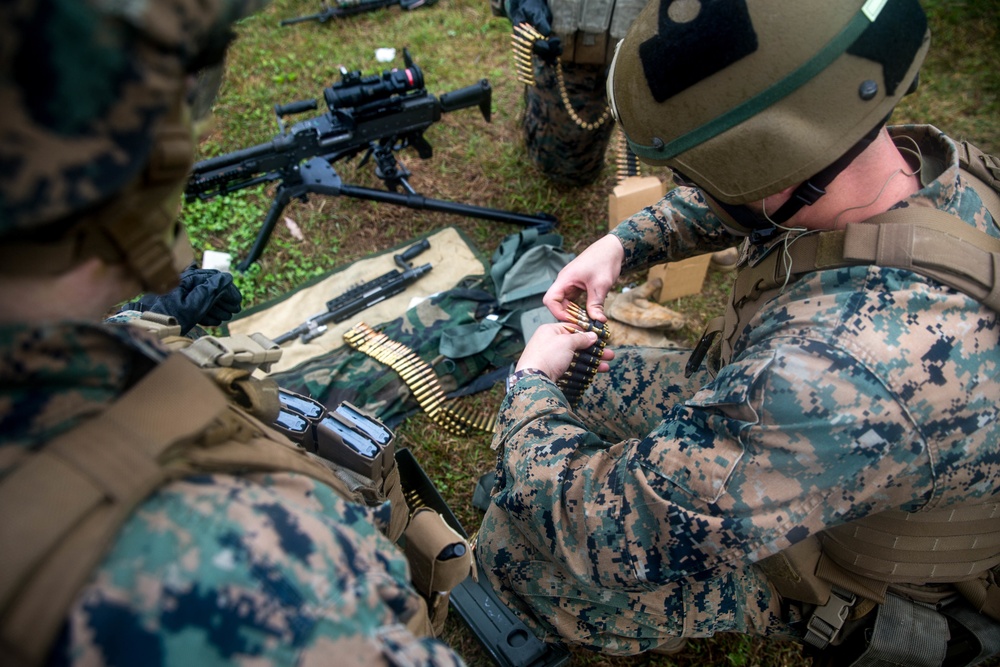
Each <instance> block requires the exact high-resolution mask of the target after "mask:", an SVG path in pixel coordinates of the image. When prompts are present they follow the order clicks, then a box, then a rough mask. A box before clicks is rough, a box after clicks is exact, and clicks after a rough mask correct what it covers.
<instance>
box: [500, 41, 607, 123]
mask: <svg viewBox="0 0 1000 667" xmlns="http://www.w3.org/2000/svg"><path fill="white" fill-rule="evenodd" d="M543 39H545V36H544V35H542V34H541V33H540V32H538V31H537V30H535V29H534V28H533V27H532V26H531V25H530V24H528V23H519V24H518V25H516V26H514V32H513V33H511V36H510V43H511V49H512V50H513V52H514V71H515V73H516V75H517V80H518V81H520V82H521V83H523V84H525V85H527V86H534V85H537V84H536V82H535V66H534V62H533V60H532V53H533V50H534V48H535V42H537V41H539V40H543ZM556 82H557V83H558V84H559V98H560V99H561V100H562V103H563V106H564V107H566V113H567V114H569V117H570V118H571V119H572V120H573V122H574V123H576V124H577V125H579V126H580V127H582V128H583V129H585V130H591V131H592V130H596V129H597V128H599V127H601V126H602V125H604V124H605V123H606V122H608V120H610V118H611V108H610V107H608V106H605V107H604V111H603V112H602V113H601V116H600V117H599V118H598V119H597V120H595V121H591V122H588V121H585V120H583V119H582V118H580V115H579V114H578V113H577V112H576V109H574V108H573V105H572V104H571V103H570V100H569V93H568V92H567V90H566V81H565V79H564V77H563V69H562V62H561V61H560V60H556Z"/></svg>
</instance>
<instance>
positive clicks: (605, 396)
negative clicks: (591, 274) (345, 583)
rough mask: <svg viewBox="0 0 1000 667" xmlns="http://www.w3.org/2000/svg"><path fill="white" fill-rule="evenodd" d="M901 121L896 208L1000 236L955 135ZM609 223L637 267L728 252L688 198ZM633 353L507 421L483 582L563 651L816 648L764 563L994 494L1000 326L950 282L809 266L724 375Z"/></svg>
mask: <svg viewBox="0 0 1000 667" xmlns="http://www.w3.org/2000/svg"><path fill="white" fill-rule="evenodd" d="M890 131H891V133H892V134H893V135H894V136H904V135H905V136H909V137H912V138H913V139H914V140H915V141H916V142H917V145H919V147H920V151H921V153H922V156H923V167H922V170H921V174H920V176H921V179H922V183H923V186H924V187H923V188H922V189H921V190H920V191H919V192H917V193H915V194H914V195H912V196H911V197H909V198H908V199H906V200H904V201H903V202H901V203H900V204H897V208H898V207H900V206H903V207H907V206H910V207H916V206H932V207H937V208H939V209H942V210H945V211H948V212H950V213H954V214H956V215H957V216H959V217H961V218H962V219H963V220H965V221H966V222H968V223H969V224H970V225H974V226H975V227H978V228H979V229H981V230H984V231H988V233H990V234H991V235H992V236H1000V231H998V225H997V223H996V221H993V220H992V218H991V217H990V215H989V214H988V213H987V212H986V210H985V208H983V206H982V202H981V200H980V198H979V196H978V195H977V194H976V193H975V192H974V191H972V190H971V189H970V188H969V187H967V185H966V183H965V182H964V181H963V180H962V179H960V178H959V175H958V163H957V154H956V152H955V146H954V144H953V143H952V141H951V140H950V139H948V138H947V137H946V136H945V135H944V134H942V133H941V132H940V131H938V130H936V129H935V128H932V127H929V126H905V127H897V128H893V129H891V130H890ZM901 145H908V144H906V143H901ZM613 233H614V234H615V235H616V236H617V237H618V238H619V239H620V240H621V241H622V243H623V245H624V247H625V253H626V257H625V265H624V267H623V270H624V271H638V270H642V269H644V268H645V267H647V266H649V265H651V264H654V263H657V262H660V261H663V260H665V259H679V258H683V257H685V256H689V255H691V254H694V253H696V252H699V251H705V250H716V249H719V248H723V247H725V246H726V245H728V244H729V243H731V241H732V237H730V236H728V235H727V233H726V232H725V231H724V230H723V229H722V227H721V225H720V223H719V221H718V220H717V218H715V217H714V216H713V215H712V214H711V213H710V212H709V210H708V208H707V206H706V205H705V203H704V201H703V200H702V199H701V196H700V194H699V191H698V190H695V189H691V188H685V187H681V188H677V189H675V190H673V191H671V192H670V193H668V195H667V196H666V198H664V199H663V200H662V201H661V202H659V203H658V204H657V205H655V206H653V207H650V208H647V209H645V210H644V211H642V212H640V213H638V214H636V215H635V216H633V217H632V218H630V219H628V220H626V221H625V222H623V223H622V224H621V225H619V226H618V228H617V229H615V230H614V232H613ZM786 242H787V243H794V237H793V236H791V235H789V236H787V237H785V238H781V239H779V240H778V241H777V242H776V243H773V244H771V245H770V246H769V247H768V248H762V247H753V246H750V247H748V248H746V250H745V252H746V253H748V255H749V256H748V261H749V262H751V263H753V262H754V260H755V259H757V258H759V256H760V255H761V254H762V253H763V252H764V251H766V250H768V249H770V250H772V251H774V252H780V251H781V246H782V244H783V243H786ZM615 352H616V358H615V359H614V360H613V361H612V362H611V371H610V373H607V374H602V375H598V377H597V379H596V380H595V381H594V382H593V384H592V385H591V387H590V389H588V391H586V392H585V393H584V395H583V397H582V399H581V401H580V403H579V405H578V408H577V409H576V410H575V411H571V410H570V409H569V407H568V405H567V403H566V400H565V397H564V396H563V394H562V392H561V391H560V390H559V389H558V388H557V387H556V385H555V383H553V382H551V381H549V380H548V379H547V378H546V377H545V376H543V375H540V374H537V373H535V374H531V373H529V374H526V375H525V376H524V377H522V378H521V379H520V380H519V381H518V382H517V383H516V384H515V385H514V387H513V388H512V390H511V391H510V392H509V393H508V395H507V397H506V399H505V401H504V403H503V405H502V407H501V410H500V416H499V418H500V421H499V425H498V432H497V435H496V436H495V438H494V442H493V444H494V446H495V447H496V448H497V450H498V455H499V459H498V466H497V485H496V488H495V489H494V494H493V499H492V505H491V507H490V508H489V510H488V512H487V514H486V517H485V519H484V521H483V524H482V527H481V529H480V531H479V535H478V545H477V553H478V556H479V562H480V564H481V569H480V572H481V575H482V576H487V577H489V579H490V581H491V582H492V583H493V585H494V587H495V588H496V589H497V590H498V592H499V593H500V595H501V596H502V598H503V599H504V600H505V601H507V602H508V604H509V605H510V606H511V607H512V608H514V609H516V610H518V612H519V613H520V615H522V616H523V617H524V618H525V619H526V620H527V622H528V623H530V624H531V626H532V627H533V628H534V630H535V631H536V632H537V633H538V634H539V635H541V636H544V637H546V638H547V639H556V638H562V639H565V640H568V641H570V642H573V643H576V644H580V645H583V646H586V647H589V648H592V649H595V650H602V651H607V652H614V653H637V652H641V651H644V650H647V649H651V648H654V647H656V646H658V645H660V644H662V643H663V642H665V641H666V640H668V639H669V638H671V637H677V636H688V637H704V636H710V635H712V634H714V633H717V632H743V633H754V634H772V635H773V634H781V635H792V636H801V635H802V632H801V630H800V628H799V627H797V626H796V621H798V620H800V618H801V616H800V611H801V610H799V609H797V608H796V606H794V605H791V606H790V607H788V608H787V610H783V608H782V605H781V602H782V601H781V600H779V599H778V596H777V595H776V594H775V593H774V591H773V588H771V587H770V586H769V584H768V582H767V581H766V579H765V578H764V576H763V575H762V574H761V572H760V570H759V569H758V568H757V567H755V566H754V565H753V563H754V562H755V561H757V560H760V559H761V558H764V557H766V556H769V555H771V554H774V553H777V552H779V551H781V550H782V549H784V548H786V547H788V546H790V545H792V544H795V543H797V542H799V541H801V540H802V539H804V538H805V537H806V536H808V535H811V534H815V533H817V532H818V531H821V530H823V529H824V528H826V527H829V526H832V525H835V524H840V523H843V522H846V521H850V520H853V519H857V518H860V517H862V516H865V515H867V514H870V513H874V512H878V511H882V510H886V509H891V508H900V509H903V510H905V511H917V510H921V509H932V508H933V509H942V508H946V507H948V506H950V505H952V504H956V503H961V502H965V501H969V502H975V501H977V500H979V501H982V500H983V499H985V498H987V497H989V496H992V495H993V494H994V493H995V492H996V480H997V479H998V475H1000V460H998V458H997V452H996V445H997V442H998V441H1000V407H998V405H997V397H998V396H1000V322H998V315H997V313H996V312H994V311H991V310H989V309H988V308H986V307H984V306H982V305H980V304H979V303H978V302H976V301H974V300H973V299H972V298H971V297H969V296H966V295H965V294H962V293H959V292H956V291H955V290H952V289H950V288H946V287H944V286H942V285H940V284H939V283H937V282H935V281H934V280H932V279H929V278H925V277H922V276H920V275H917V274H915V273H912V272H909V271H906V270H901V269H892V268H880V267H877V266H854V267H849V268H840V269H835V270H826V271H817V272H813V273H810V274H807V275H805V276H804V277H802V278H801V279H800V280H798V281H797V282H794V283H792V284H789V285H788V286H787V287H786V288H785V289H784V290H783V292H782V293H781V294H780V295H779V296H777V297H775V298H774V299H773V300H771V301H770V302H768V303H765V304H762V307H761V308H760V310H759V311H758V312H757V314H756V315H755V316H754V317H753V319H752V320H751V322H750V324H749V326H748V327H747V328H746V329H744V330H743V332H742V333H741V334H740V335H739V338H738V339H737V342H736V345H735V350H734V355H733V359H732V361H731V363H729V365H727V366H725V367H723V368H722V369H721V371H720V372H719V373H718V375H717V377H715V378H714V379H712V377H711V376H710V375H709V373H708V372H707V371H706V370H704V369H702V370H700V371H699V372H697V373H696V374H695V375H693V376H692V377H691V378H690V379H685V378H684V373H683V369H684V366H685V362H686V361H687V358H688V353H687V352H683V351H671V350H662V349H646V348H628V349H618V350H616V351H615Z"/></svg>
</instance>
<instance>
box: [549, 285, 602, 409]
mask: <svg viewBox="0 0 1000 667" xmlns="http://www.w3.org/2000/svg"><path fill="white" fill-rule="evenodd" d="M566 310H567V311H568V312H569V316H570V319H569V320H568V321H564V322H563V324H564V325H567V328H568V329H570V330H571V331H578V330H582V331H593V332H594V333H596V334H597V342H596V343H594V344H593V345H591V346H590V347H588V348H587V349H586V350H577V351H576V352H574V353H573V361H572V363H571V364H570V367H569V368H568V369H566V372H565V373H563V374H562V375H561V376H559V379H558V380H556V385H557V386H558V387H559V388H560V389H562V391H563V393H564V394H565V395H566V400H568V401H569V404H570V405H572V406H575V405H576V403H577V401H579V400H580V396H581V395H583V391H584V390H585V389H586V388H587V387H588V386H589V385H590V383H591V381H593V379H594V376H595V375H597V367H598V366H600V365H601V355H602V354H603V353H604V348H605V347H607V345H608V341H609V340H611V329H610V328H609V327H608V325H607V324H604V323H602V322H598V321H596V320H591V319H590V318H589V317H588V316H587V311H586V310H584V309H583V308H581V307H580V306H578V305H576V304H575V303H573V302H572V301H570V302H567V303H566Z"/></svg>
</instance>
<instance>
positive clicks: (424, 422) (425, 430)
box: [183, 0, 1000, 667]
mask: <svg viewBox="0 0 1000 667" xmlns="http://www.w3.org/2000/svg"><path fill="white" fill-rule="evenodd" d="M925 7H926V8H927V10H928V12H929V18H930V21H931V28H932V31H933V34H934V40H933V45H932V48H931V54H930V56H929V57H928V59H927V62H926V64H925V67H924V70H923V72H922V75H921V85H920V89H919V90H918V92H917V93H916V94H915V95H912V96H910V97H908V98H906V99H905V100H904V102H903V103H902V104H901V105H900V107H899V109H898V111H897V112H896V114H895V117H894V120H895V121H900V122H902V121H919V122H930V123H932V124H934V125H937V126H938V127H940V128H942V129H945V130H947V131H948V132H949V133H950V134H951V135H952V136H955V137H957V138H968V139H972V140H974V141H976V142H977V143H978V144H979V145H980V146H981V147H982V148H984V149H986V150H987V151H992V152H994V153H998V152H1000V127H998V125H1000V123H998V121H1000V75H998V74H997V72H998V68H997V63H998V62H1000V35H998V34H997V33H998V29H1000V3H997V2H995V0H981V1H972V0H967V1H965V2H961V1H959V0H927V1H926V2H925ZM319 9H320V3H319V2H318V0H278V1H277V2H275V3H274V4H273V5H271V6H270V7H269V8H268V9H267V10H265V11H264V12H262V13H261V14H258V15H255V16H253V17H251V18H248V19H246V20H244V21H243V22H242V23H241V25H240V26H239V28H238V34H239V37H238V39H237V41H236V43H235V44H234V46H233V48H232V49H231V51H230V54H229V58H228V62H227V74H226V78H225V81H224V83H223V87H222V89H221V91H220V95H219V98H218V102H217V105H216V107H215V118H216V120H215V127H214V130H213V131H212V132H211V133H210V134H209V135H208V136H207V137H206V138H205V140H204V141H203V142H202V144H201V155H200V157H202V158H204V157H210V156H214V155H218V154H220V153H224V152H228V151H232V150H236V149H239V148H245V147H247V146H249V145H251V144H257V143H262V142H265V141H269V140H270V139H271V138H272V137H273V136H274V135H275V134H276V133H277V131H278V127H277V124H276V122H275V119H274V114H273V111H272V109H273V107H274V105H275V104H277V103H288V102H292V101H297V100H303V99H308V98H319V99H322V91H323V88H324V87H325V86H329V85H331V84H333V83H334V82H336V81H338V80H339V77H340V74H339V72H340V68H341V67H344V68H346V69H348V70H361V71H362V72H363V73H364V74H375V73H379V72H381V71H382V70H384V69H387V68H388V67H389V65H385V64H380V63H377V62H376V61H375V58H374V51H375V49H376V48H378V47H393V48H396V49H397V51H398V56H397V60H396V62H395V63H393V66H399V65H400V64H401V63H402V49H403V47H409V48H410V50H411V52H412V54H413V56H414V58H415V60H416V62H417V64H418V65H419V66H420V67H421V68H422V69H423V71H424V74H425V78H426V84H427V88H428V90H430V92H432V93H434V94H441V93H444V92H447V91H450V90H454V89H457V88H460V87H463V86H466V85H469V84H472V83H475V82H476V81H478V80H479V79H481V78H488V79H489V81H490V83H491V85H492V87H493V104H492V122H491V123H486V122H485V121H484V120H483V119H482V118H481V117H480V116H479V114H478V111H476V110H475V109H464V110H460V111H457V112H454V113H450V114H446V115H445V116H444V118H443V119H442V120H441V122H439V123H436V124H435V125H434V126H433V127H431V129H430V130H429V131H428V132H427V134H426V138H427V140H428V141H429V142H430V143H431V145H432V146H433V147H434V157H433V158H432V159H430V160H428V161H421V160H419V159H418V158H417V156H416V154H415V153H414V152H413V151H412V150H407V151H404V152H403V153H402V154H401V155H400V157H401V159H402V160H403V161H404V162H405V163H406V165H407V167H408V168H409V169H410V170H411V171H412V172H413V176H412V178H411V179H410V182H411V184H412V185H413V186H414V188H415V189H416V190H417V191H418V192H419V193H421V194H423V195H425V196H428V197H435V198H439V199H446V200H453V201H458V202H465V203H471V204H477V205H481V206H490V207H496V208H503V209H509V210H516V211H521V212H528V213H532V212H536V211H546V212H549V213H552V214H554V215H556V216H557V217H558V218H559V220H560V225H559V231H560V233H561V234H562V235H563V237H564V245H565V247H566V248H567V249H569V250H571V251H575V252H579V251H581V250H583V249H584V248H585V247H586V246H587V245H588V244H589V243H591V242H593V241H594V240H596V239H597V238H599V237H600V236H601V235H603V234H604V233H605V232H606V230H607V195H608V193H609V192H610V190H611V188H612V187H613V186H614V184H615V175H614V170H613V167H611V166H609V167H607V168H606V169H605V172H604V174H603V176H602V178H600V179H599V180H598V181H597V182H596V183H595V184H593V185H591V186H589V187H586V188H582V189H566V188H559V187H555V186H553V185H551V184H550V183H548V182H547V181H546V180H545V179H544V178H542V177H541V176H540V175H539V174H538V173H537V172H535V171H534V170H533V169H532V168H531V167H530V166H529V163H528V159H527V155H526V153H525V149H524V146H523V143H522V140H521V135H520V131H519V125H518V122H519V117H520V113H521V109H522V102H521V94H522V89H521V87H520V85H518V84H517V83H516V82H515V81H514V76H513V72H512V69H511V67H510V61H511V58H510V50H509V37H510V26H509V24H508V23H507V22H506V20H503V19H498V18H494V17H493V16H492V15H491V14H490V11H489V7H488V2H487V0H441V2H438V3H437V4H436V5H434V6H432V7H426V8H421V9H417V10H415V11H412V12H405V11H402V10H400V8H399V7H391V8H386V9H382V10H378V11H375V12H371V13H367V14H361V15H358V16H354V17H349V18H346V19H339V20H332V21H329V22H327V23H324V24H319V23H303V24H299V25H295V26H290V27H284V28H282V27H279V26H278V22H279V20H280V19H282V18H288V17H292V16H298V15H301V14H307V13H314V12H316V11H319ZM335 168H336V170H337V172H338V173H339V174H340V176H341V177H342V178H343V179H344V181H345V182H347V183H352V184H357V185H364V186H368V187H382V184H381V182H380V181H379V180H378V179H377V178H376V177H375V175H374V171H373V168H372V166H371V165H368V166H366V167H362V168H359V167H358V166H357V164H356V161H342V162H338V163H337V164H335ZM270 191H271V190H269V189H268V188H265V187H260V188H258V189H256V190H255V191H245V192H241V193H238V194H236V195H232V196H229V197H227V198H225V199H219V200H216V201H211V202H207V203H206V202H198V203H194V204H188V205H186V206H185V208H184V210H183V218H184V221H185V222H186V224H187V225H188V228H189V230H190V231H191V234H192V237H193V242H194V244H195V247H196V250H197V251H198V255H199V256H200V253H201V251H203V250H206V249H214V250H224V251H228V252H231V253H233V255H234V256H235V257H236V258H242V257H244V256H246V253H247V251H248V250H249V248H250V245H251V243H252V242H253V238H254V235H255V234H256V230H257V228H258V226H259V225H260V223H261V221H262V220H263V218H264V215H265V213H266V211H267V208H268V206H269V204H270V197H269V193H270ZM283 218H288V219H289V220H291V221H294V223H295V224H296V225H297V226H298V228H300V229H301V230H302V236H303V239H302V240H299V239H297V238H296V237H295V236H294V235H293V234H292V233H291V232H290V231H289V228H288V226H287V225H286V224H285V222H284V220H280V221H279V223H278V225H277V228H276V230H275V233H274V235H273V237H272V240H271V242H270V244H269V245H268V247H267V249H266V250H265V252H264V255H263V257H262V258H261V260H260V262H259V263H258V265H256V266H254V267H253V268H252V269H251V270H250V271H248V272H247V273H246V274H243V275H241V276H238V285H239V287H240V289H241V290H242V291H243V294H244V297H245V303H244V306H245V307H249V306H252V305H254V304H258V303H262V302H265V301H267V300H269V299H272V298H275V297H277V296H278V295H280V294H282V293H283V292H285V291H287V290H289V289H293V288H295V287H296V286H298V285H300V284H302V283H304V282H306V281H307V280H308V279H309V278H311V277H313V276H315V275H317V274H320V273H323V272H326V271H329V270H331V269H334V268H336V267H340V266H344V265H346V264H348V263H350V262H353V261H355V260H357V259H360V258H363V257H365V256H367V255H369V254H371V253H375V252H379V251H382V250H385V249H387V248H390V247H393V246H396V245H398V244H401V243H404V242H405V241H407V240H409V239H412V238H413V237H415V236H417V235H419V234H422V233H427V232H430V231H433V230H435V229H438V228H440V227H443V226H446V225H454V226H457V227H460V228H461V229H462V230H463V231H464V232H466V234H468V236H469V237H470V238H471V239H472V240H473V242H474V243H475V244H476V245H477V246H478V247H479V249H480V250H481V251H482V252H483V253H484V254H486V255H487V256H489V255H490V254H492V252H493V250H494V249H495V248H496V246H497V244H498V243H499V242H500V240H501V239H502V238H503V237H504V236H506V235H507V234H510V233H512V232H515V231H517V229H518V228H517V227H515V226H513V225H509V224H503V223H496V222H488V221H477V220H472V219H468V218H462V217H458V216H454V215H446V214H440V213H431V212H421V211H414V210H410V209H407V208H403V207H398V206H392V205H389V204H373V203H370V202H364V201H359V200H354V199H350V198H348V197H322V196H311V197H310V198H309V200H308V201H307V202H293V203H292V204H291V205H289V206H288V207H287V209H286V210H285V212H284V214H283ZM728 282H729V277H728V276H722V275H719V274H709V277H708V280H707V281H706V285H705V289H704V290H703V292H702V294H700V295H697V296H692V297H687V298H684V299H680V300H679V301H678V302H677V303H674V304H672V305H673V306H674V307H675V308H676V309H677V310H679V311H681V312H683V313H684V314H685V315H687V317H688V320H689V325H688V326H687V328H686V329H685V330H683V331H681V332H679V333H678V334H677V339H678V340H680V341H683V342H686V343H688V344H691V343H693V342H694V341H695V340H696V339H697V337H698V335H699V334H700V332H701V328H702V326H703V324H704V323H705V322H706V321H707V320H708V319H709V318H711V317H712V316H714V315H716V314H718V313H720V312H721V310H722V307H723V304H724V299H725V296H726V294H727V290H728ZM304 315H308V314H304ZM476 400H477V401H479V402H480V403H481V405H482V406H483V407H484V408H489V407H491V406H492V407H494V408H495V406H496V405H497V404H498V403H499V400H500V392H499V390H493V391H490V392H485V393H484V394H482V395H480V396H478V397H477V398H476ZM397 438H398V441H399V444H400V446H405V447H409V448H410V449H411V450H412V451H413V452H414V454H415V455H416V457H417V459H418V460H419V461H420V463H421V465H422V466H423V467H424V468H425V470H426V471H427V472H428V474H429V475H431V477H432V478H433V479H434V480H435V482H436V484H437V485H438V488H439V490H440V491H441V492H442V494H443V495H444V497H445V499H446V500H447V501H448V503H449V505H450V506H451V507H452V509H453V510H454V511H455V513H456V514H457V516H458V517H459V519H460V520H461V521H462V522H463V524H464V525H465V526H466V527H467V528H470V529H472V528H474V527H475V525H476V524H477V523H478V516H477V513H476V510H475V509H473V508H472V506H471V496H472V491H473V486H474V484H475V481H476V480H477V479H478V477H479V476H480V475H481V474H482V473H484V472H486V471H487V470H489V469H490V468H491V467H492V465H493V462H494V456H493V453H492V452H491V451H490V450H489V448H488V440H487V439H486V438H482V437H474V438H459V437H456V436H452V435H449V434H447V433H444V432H442V431H441V429H439V428H438V427H436V426H435V425H434V424H433V422H431V421H430V420H428V419H425V418H423V417H421V416H417V417H413V418H411V419H409V420H408V421H407V422H405V423H404V424H403V425H402V426H401V427H400V428H399V429H398V430H397ZM445 639H446V640H447V641H449V642H451V643H452V644H453V645H454V646H455V647H456V648H457V650H458V651H459V652H460V653H461V654H462V655H463V656H465V658H466V660H467V661H468V662H469V663H470V664H472V665H487V664H489V661H488V659H487V657H486V655H485V653H484V652H483V651H482V650H481V649H480V648H479V647H478V645H477V644H476V643H475V640H474V639H473V638H472V636H471V634H470V633H469V632H468V631H467V630H466V629H465V628H464V627H463V626H462V624H461V622H460V621H459V620H458V619H457V617H456V615H455V614H452V617H451V618H450V619H449V621H448V626H447V628H446V632H445ZM574 664H580V665H640V664H641V665H683V666H694V665H724V666H729V665H732V666H749V665H758V666H779V665H780V666H789V667H790V666H792V665H803V664H808V661H807V660H806V659H805V658H804V657H803V655H802V653H801V651H800V649H799V648H798V647H797V646H796V645H794V644H789V643H779V642H772V641H764V640H760V639H754V638H749V637H740V636H718V637H714V638H711V639H701V640H695V641H692V642H691V643H690V644H689V647H688V649H687V650H686V651H685V652H684V653H682V654H680V655H678V656H676V657H673V658H668V657H655V658H651V657H635V658H611V657H607V656H596V655H591V654H584V653H575V654H574Z"/></svg>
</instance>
